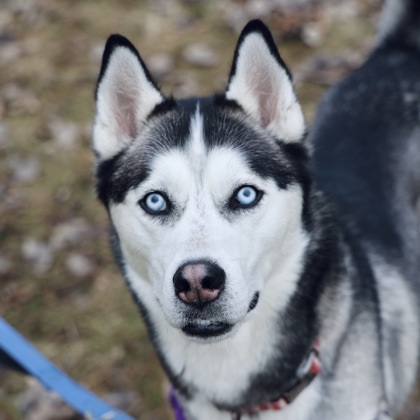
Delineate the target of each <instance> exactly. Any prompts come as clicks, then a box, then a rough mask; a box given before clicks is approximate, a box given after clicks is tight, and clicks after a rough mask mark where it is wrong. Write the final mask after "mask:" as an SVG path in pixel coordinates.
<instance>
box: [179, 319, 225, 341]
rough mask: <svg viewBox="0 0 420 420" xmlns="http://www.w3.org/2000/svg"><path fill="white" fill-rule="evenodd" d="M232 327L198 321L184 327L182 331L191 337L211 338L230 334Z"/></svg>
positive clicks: (223, 323)
mask: <svg viewBox="0 0 420 420" xmlns="http://www.w3.org/2000/svg"><path fill="white" fill-rule="evenodd" d="M232 327H233V326H232V325H231V324H227V323H226V322H218V321H208V320H203V319H197V320H195V321H194V322H190V323H189V324H187V325H186V326H185V327H183V328H182V331H183V332H184V334H186V335H188V336H190V337H199V338H211V337H218V336H220V335H223V334H226V333H228V332H229V331H230V330H231V329H232Z"/></svg>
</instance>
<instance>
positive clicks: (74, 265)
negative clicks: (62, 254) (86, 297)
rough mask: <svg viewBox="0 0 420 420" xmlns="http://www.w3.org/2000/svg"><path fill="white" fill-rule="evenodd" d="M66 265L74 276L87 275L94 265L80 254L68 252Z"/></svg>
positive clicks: (90, 272)
mask: <svg viewBox="0 0 420 420" xmlns="http://www.w3.org/2000/svg"><path fill="white" fill-rule="evenodd" d="M66 266H67V268H68V270H69V271H70V273H71V274H73V275H74V276H76V277H87V276H89V275H90V274H92V272H93V270H94V265H93V263H92V261H91V260H90V259H89V258H87V257H85V256H84V255H82V254H77V253H74V254H70V255H69V257H68V258H67V261H66Z"/></svg>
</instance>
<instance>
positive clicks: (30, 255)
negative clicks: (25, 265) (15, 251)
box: [22, 238, 54, 274]
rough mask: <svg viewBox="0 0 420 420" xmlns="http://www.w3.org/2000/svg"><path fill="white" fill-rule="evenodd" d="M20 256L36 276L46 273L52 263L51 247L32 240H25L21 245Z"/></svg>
mask: <svg viewBox="0 0 420 420" xmlns="http://www.w3.org/2000/svg"><path fill="white" fill-rule="evenodd" d="M22 255H23V257H24V258H25V260H27V261H28V262H29V263H30V264H31V265H32V266H33V269H34V272H35V273H36V274H44V273H46V272H47V271H48V270H49V269H50V268H51V266H52V264H53V261H54V256H53V253H52V250H51V247H50V246H49V245H48V244H46V243H44V242H40V241H37V240H36V239H33V238H29V239H26V240H25V242H24V243H23V245H22Z"/></svg>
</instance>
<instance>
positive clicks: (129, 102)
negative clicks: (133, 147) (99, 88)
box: [114, 92, 137, 139]
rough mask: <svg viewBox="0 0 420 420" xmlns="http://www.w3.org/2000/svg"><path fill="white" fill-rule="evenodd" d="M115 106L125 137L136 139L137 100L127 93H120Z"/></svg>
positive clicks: (116, 96)
mask: <svg viewBox="0 0 420 420" xmlns="http://www.w3.org/2000/svg"><path fill="white" fill-rule="evenodd" d="M114 106H115V108H116V109H115V116H116V120H117V124H118V127H119V128H120V129H121V131H122V132H123V133H124V134H125V135H127V136H129V137H130V138H131V139H134V138H135V137H136V135H137V125H136V117H135V109H136V100H135V98H134V97H133V96H132V95H130V94H128V93H126V92H118V93H116V95H115V103H114Z"/></svg>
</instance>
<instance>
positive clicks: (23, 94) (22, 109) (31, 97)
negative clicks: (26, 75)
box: [1, 83, 41, 115]
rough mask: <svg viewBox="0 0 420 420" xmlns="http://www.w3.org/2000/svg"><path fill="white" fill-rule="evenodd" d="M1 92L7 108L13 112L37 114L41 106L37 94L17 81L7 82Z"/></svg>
mask: <svg viewBox="0 0 420 420" xmlns="http://www.w3.org/2000/svg"><path fill="white" fill-rule="evenodd" d="M1 94H2V96H3V100H4V102H5V106H6V109H7V110H9V111H11V112H12V113H13V114H18V115H19V114H22V113H29V114H35V113H37V112H38V111H39V108H40V107H41V103H40V101H39V99H38V98H37V97H36V96H35V94H34V93H33V92H32V91H30V90H28V89H24V88H22V87H21V86H19V85H18V84H17V83H8V84H6V85H5V86H4V87H3V89H2V91H1Z"/></svg>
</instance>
